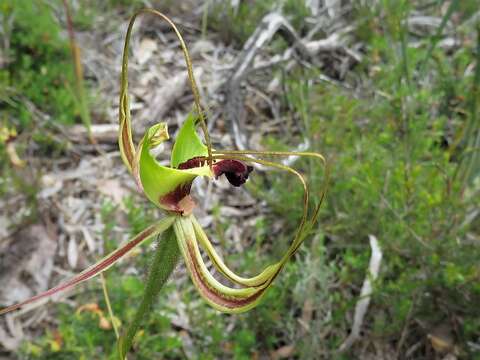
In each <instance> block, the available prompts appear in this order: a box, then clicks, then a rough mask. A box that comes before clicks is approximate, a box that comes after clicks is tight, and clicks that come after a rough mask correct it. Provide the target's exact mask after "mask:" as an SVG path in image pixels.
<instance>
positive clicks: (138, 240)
mask: <svg viewBox="0 0 480 360" xmlns="http://www.w3.org/2000/svg"><path fill="white" fill-rule="evenodd" d="M174 220H175V218H174V217H166V218H164V219H162V220H160V221H158V222H157V223H156V224H153V225H151V226H149V227H147V228H146V229H145V230H143V231H142V232H141V233H139V234H138V235H137V236H135V237H134V238H133V239H132V240H130V241H129V242H127V243H126V244H125V245H123V246H121V247H120V248H118V249H117V250H115V251H114V252H112V253H111V254H109V255H107V256H105V257H104V258H103V259H101V260H100V261H98V262H97V263H96V264H94V265H92V266H90V267H88V268H87V269H85V270H83V271H82V272H81V273H79V274H77V275H76V276H74V277H73V278H71V279H70V280H68V281H67V282H65V283H63V284H60V285H58V286H55V287H53V288H51V289H49V290H47V291H45V292H43V293H41V294H38V295H35V296H33V297H31V298H30V299H28V300H25V301H22V302H21V303H18V304H15V305H11V306H9V307H6V308H4V309H0V315H2V314H5V313H8V312H11V311H14V310H17V309H20V308H21V307H23V306H25V305H28V304H31V303H34V302H37V301H39V300H42V299H45V298H48V297H50V296H52V295H54V294H57V293H60V292H62V291H65V290H68V289H71V288H73V287H75V286H76V285H78V284H80V283H82V282H84V281H86V280H89V279H91V278H93V277H95V276H97V275H98V274H100V273H102V272H104V271H106V270H107V269H109V268H110V267H111V266H112V265H113V264H115V263H116V262H117V261H118V260H120V259H121V258H123V257H124V256H125V255H126V254H128V253H129V252H130V251H132V250H133V249H135V248H136V247H137V246H139V245H140V244H142V243H144V242H145V241H147V240H148V239H151V238H152V237H154V236H156V235H158V234H161V233H162V232H164V231H165V230H167V229H168V228H169V227H170V226H172V223H173V222H174Z"/></svg>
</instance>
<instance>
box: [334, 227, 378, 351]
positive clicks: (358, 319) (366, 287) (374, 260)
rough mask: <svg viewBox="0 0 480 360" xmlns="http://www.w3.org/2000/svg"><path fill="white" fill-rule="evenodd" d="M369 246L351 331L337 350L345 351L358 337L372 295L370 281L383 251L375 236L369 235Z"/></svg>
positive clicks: (376, 273) (375, 277) (374, 275)
mask: <svg viewBox="0 0 480 360" xmlns="http://www.w3.org/2000/svg"><path fill="white" fill-rule="evenodd" d="M368 237H369V240H370V247H371V249H372V255H371V256H370V263H369V264H368V271H367V275H366V276H365V280H364V281H363V285H362V290H361V291H360V300H358V302H357V305H356V306H355V315H354V317H353V325H352V331H351V332H350V335H348V337H347V338H346V339H345V341H344V342H343V343H342V345H340V348H339V349H338V351H339V352H345V351H347V350H348V349H349V348H350V347H351V346H352V345H353V343H354V342H355V341H356V340H358V338H359V337H360V329H361V327H362V325H363V319H364V318H365V314H366V313H367V310H368V306H369V305H370V300H371V296H372V289H373V286H372V282H373V281H375V280H376V279H377V277H378V273H379V271H380V265H381V263H382V257H383V253H382V250H381V249H380V246H379V244H378V240H377V238H376V237H375V236H373V235H369V236H368Z"/></svg>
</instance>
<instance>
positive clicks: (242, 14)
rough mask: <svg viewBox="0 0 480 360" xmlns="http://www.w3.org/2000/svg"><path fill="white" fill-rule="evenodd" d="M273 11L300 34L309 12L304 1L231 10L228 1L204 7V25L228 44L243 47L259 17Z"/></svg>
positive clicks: (274, 0)
mask: <svg viewBox="0 0 480 360" xmlns="http://www.w3.org/2000/svg"><path fill="white" fill-rule="evenodd" d="M272 10H277V11H280V12H281V13H283V14H284V15H285V16H286V17H287V18H288V19H289V20H290V21H291V23H292V25H293V26H294V27H295V28H296V29H298V30H301V28H302V26H304V24H305V22H304V20H305V17H307V16H308V15H309V10H308V8H307V7H306V6H305V3H304V2H303V1H298V0H263V1H254V0H247V1H240V2H239V5H238V8H233V7H232V5H231V3H230V2H229V1H219V2H214V3H213V5H212V6H211V8H210V6H207V7H206V11H207V12H208V14H207V15H208V16H207V17H206V18H207V20H206V21H207V23H206V24H204V26H209V27H211V28H212V29H213V30H215V31H216V32H218V33H219V34H220V36H221V37H222V39H223V40H224V41H225V42H227V43H229V42H234V43H240V44H243V43H244V42H245V41H246V40H247V39H248V37H249V36H250V35H251V34H252V33H253V32H254V31H255V29H256V28H257V26H258V24H259V22H260V21H261V19H262V17H263V16H265V15H266V14H267V13H269V12H270V11H272Z"/></svg>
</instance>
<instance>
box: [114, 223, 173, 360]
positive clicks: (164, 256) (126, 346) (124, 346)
mask: <svg viewBox="0 0 480 360" xmlns="http://www.w3.org/2000/svg"><path fill="white" fill-rule="evenodd" d="M179 254H180V251H179V249H178V244H177V239H176V237H175V232H174V231H173V227H170V228H169V229H168V230H166V231H165V233H164V234H163V235H162V236H161V238H159V240H158V245H157V249H156V251H155V256H154V258H153V262H152V265H151V267H150V271H149V275H148V279H147V284H146V286H145V292H144V294H143V299H142V302H141V304H140V307H139V308H138V310H137V313H136V314H135V317H134V318H133V321H132V322H131V324H130V326H129V327H128V328H127V330H126V331H125V332H124V333H123V334H122V336H121V337H120V339H119V341H118V353H119V358H120V359H121V360H123V359H125V356H126V354H127V352H128V350H130V347H131V346H132V343H133V338H134V337H135V334H136V333H137V330H138V328H139V327H140V323H141V322H142V320H143V318H144V317H145V314H146V313H147V312H148V311H149V310H150V308H151V306H152V304H153V302H154V301H155V299H156V298H157V296H158V294H159V292H160V290H161V289H162V287H163V285H165V283H166V282H167V280H168V278H169V276H170V274H171V273H172V271H173V269H175V266H176V264H177V260H178V257H179Z"/></svg>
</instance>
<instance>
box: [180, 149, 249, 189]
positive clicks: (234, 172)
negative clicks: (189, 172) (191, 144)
mask: <svg viewBox="0 0 480 360" xmlns="http://www.w3.org/2000/svg"><path fill="white" fill-rule="evenodd" d="M206 162H207V159H206V158H205V157H200V156H199V157H194V158H191V159H190V160H187V161H185V162H184V163H181V164H180V165H178V168H179V169H180V170H185V169H192V168H196V167H199V166H203V165H205V163H206ZM252 171H253V166H248V165H245V163H243V162H241V161H238V160H232V159H226V160H219V161H217V162H216V163H214V164H213V173H214V175H215V179H218V177H219V176H222V175H224V174H225V177H226V178H227V180H228V181H229V182H230V184H232V185H233V186H240V185H243V184H245V181H247V179H248V175H250V173H251V172H252Z"/></svg>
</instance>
